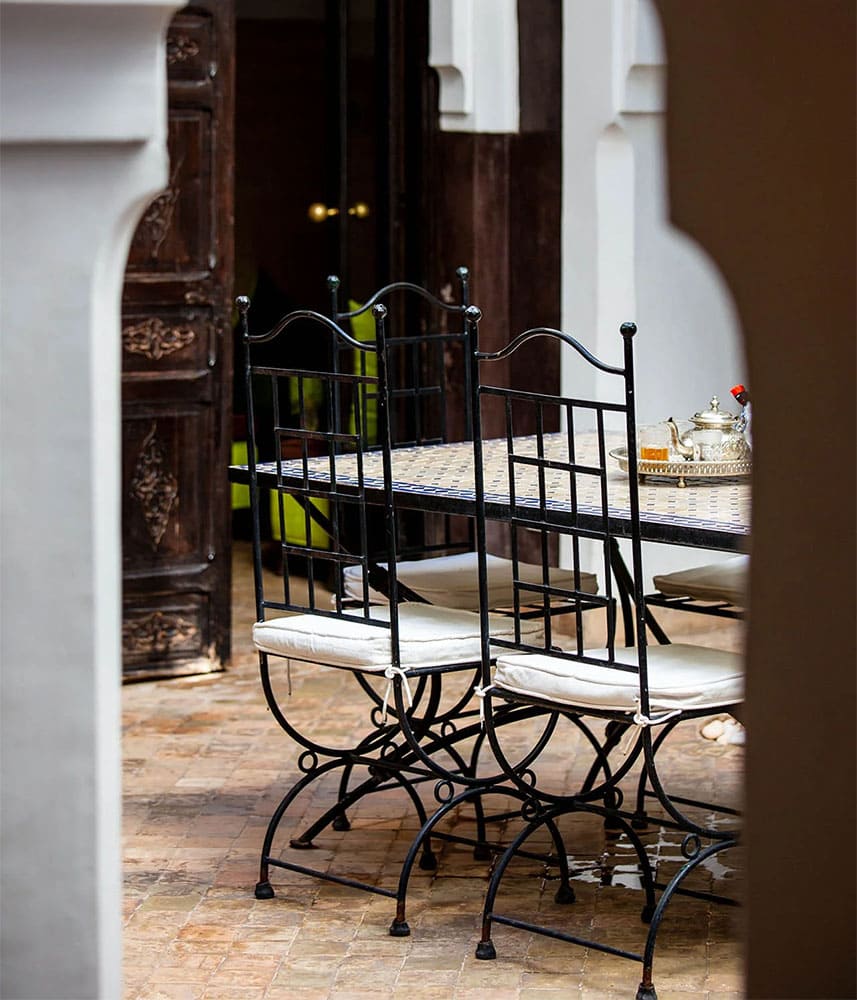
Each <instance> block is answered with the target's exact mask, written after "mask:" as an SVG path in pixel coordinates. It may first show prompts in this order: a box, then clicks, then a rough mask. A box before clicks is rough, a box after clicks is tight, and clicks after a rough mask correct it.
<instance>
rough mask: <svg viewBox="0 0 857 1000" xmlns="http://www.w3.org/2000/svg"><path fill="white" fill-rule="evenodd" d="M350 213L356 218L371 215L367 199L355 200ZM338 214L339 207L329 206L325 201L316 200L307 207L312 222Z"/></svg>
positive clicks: (322, 220)
mask: <svg viewBox="0 0 857 1000" xmlns="http://www.w3.org/2000/svg"><path fill="white" fill-rule="evenodd" d="M348 214H349V215H350V216H352V217H353V218H355V219H365V218H367V216H368V215H369V206H368V205H367V204H366V202H365V201H355V202H354V204H353V205H352V206H351V207H350V208H349V209H348ZM336 215H339V209H338V208H328V207H327V205H325V204H324V202H323V201H314V202H313V203H312V204H311V205H310V206H309V208H308V209H307V216H308V217H309V220H310V222H326V221H327V220H328V219H332V218H333V217H334V216H336Z"/></svg>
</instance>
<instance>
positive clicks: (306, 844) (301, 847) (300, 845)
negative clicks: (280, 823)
mask: <svg viewBox="0 0 857 1000" xmlns="http://www.w3.org/2000/svg"><path fill="white" fill-rule="evenodd" d="M289 847H294V849H295V850H296V851H312V850H314V848H315V844H314V843H313V842H312V841H311V840H302V839H301V838H300V837H294V838H293V839H292V840H290V841H289Z"/></svg>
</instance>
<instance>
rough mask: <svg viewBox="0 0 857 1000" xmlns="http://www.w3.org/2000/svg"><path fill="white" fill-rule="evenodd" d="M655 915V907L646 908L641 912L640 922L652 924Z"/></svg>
mask: <svg viewBox="0 0 857 1000" xmlns="http://www.w3.org/2000/svg"><path fill="white" fill-rule="evenodd" d="M654 915H655V908H654V906H644V907H643V909H642V910H641V911H640V920H642V921H643V923H644V924H650V923H651V922H652V917H653V916H654Z"/></svg>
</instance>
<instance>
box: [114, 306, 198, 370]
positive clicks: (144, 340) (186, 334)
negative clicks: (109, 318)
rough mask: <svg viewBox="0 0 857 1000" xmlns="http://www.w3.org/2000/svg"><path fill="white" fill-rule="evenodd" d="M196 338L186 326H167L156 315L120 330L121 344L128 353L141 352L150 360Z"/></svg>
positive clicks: (171, 351)
mask: <svg viewBox="0 0 857 1000" xmlns="http://www.w3.org/2000/svg"><path fill="white" fill-rule="evenodd" d="M194 340H196V333H195V332H194V330H193V329H192V328H191V327H188V326H169V325H168V324H166V323H165V322H164V321H163V320H162V319H158V318H157V317H156V316H152V317H149V318H148V319H144V320H143V321H142V322H140V323H134V324H133V325H132V326H126V327H124V328H123V330H122V345H123V346H124V348H125V350H126V351H127V352H128V353H129V354H142V355H143V357H144V358H148V359H149V360H150V361H158V360H159V359H160V358H163V357H166V356H167V355H168V354H174V353H175V352H176V351H181V350H183V349H184V348H185V347H188V346H189V345H190V344H192V343H193V342H194Z"/></svg>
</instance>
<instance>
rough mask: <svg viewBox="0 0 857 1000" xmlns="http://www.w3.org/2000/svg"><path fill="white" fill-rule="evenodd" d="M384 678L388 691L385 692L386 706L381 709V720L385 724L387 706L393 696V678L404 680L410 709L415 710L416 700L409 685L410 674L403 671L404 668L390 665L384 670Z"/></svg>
mask: <svg viewBox="0 0 857 1000" xmlns="http://www.w3.org/2000/svg"><path fill="white" fill-rule="evenodd" d="M384 676H385V677H386V678H387V689H386V690H385V691H384V704H383V706H382V707H381V718H382V719H383V721H384V722H386V721H387V706H388V704H389V702H390V697H391V695H392V694H393V678H394V677H396V676H399V677H401V678H402V684H403V686H404V688H405V698H406V700H407V702H408V708H413V705H414V698H413V695H412V694H411V688H410V685H409V684H408V674H407V671H405V670H403V669H402V667H394V666H393V665H392V664H390V666H389V667H387V668H386V669H385V670H384Z"/></svg>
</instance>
